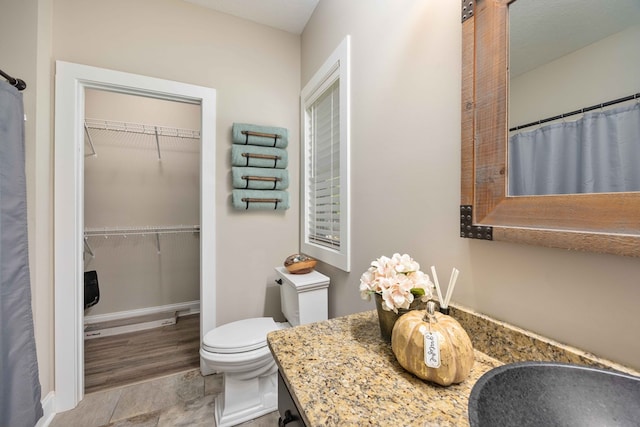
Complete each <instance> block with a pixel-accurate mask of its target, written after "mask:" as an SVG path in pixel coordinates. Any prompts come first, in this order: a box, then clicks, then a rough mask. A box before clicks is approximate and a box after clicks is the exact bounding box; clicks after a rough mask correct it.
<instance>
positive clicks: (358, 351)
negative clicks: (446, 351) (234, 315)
mask: <svg viewBox="0 0 640 427" xmlns="http://www.w3.org/2000/svg"><path fill="white" fill-rule="evenodd" d="M267 340H268V343H269V347H270V349H271V351H272V353H273V354H274V358H275V360H276V363H277V364H278V367H279V369H280V372H281V374H282V376H283V378H284V380H285V382H286V383H287V386H288V387H289V390H290V391H291V394H292V397H293V399H294V401H295V403H296V406H297V407H298V409H299V410H300V413H301V415H302V417H303V420H304V422H305V423H306V425H307V426H309V427H315V426H337V425H340V426H351V425H354V426H355V425H358V426H360V425H372V426H376V425H379V426H468V425H469V421H468V418H467V403H468V399H469V394H470V393H471V388H472V387H473V385H474V384H475V382H476V381H477V380H478V378H479V377H480V376H482V374H484V373H485V372H487V371H489V370H491V369H492V368H495V367H497V366H500V365H502V364H503V363H502V362H500V361H498V360H497V359H494V358H492V357H490V356H488V355H486V354H484V353H482V352H480V351H477V350H476V351H475V363H474V365H473V368H472V370H471V374H470V375H469V377H468V378H467V379H466V380H465V381H464V382H462V383H460V384H456V385H451V386H449V387H442V386H439V385H437V384H434V383H430V382H425V381H423V380H421V379H419V378H417V377H415V376H413V375H412V374H411V373H409V372H407V371H405V370H404V369H403V368H402V367H401V366H400V365H399V364H398V362H397V361H396V358H395V356H394V355H393V352H392V350H391V345H390V344H388V343H386V342H384V341H383V340H382V338H381V337H380V328H379V326H378V318H377V314H376V312H375V311H367V312H362V313H356V314H352V315H349V316H345V317H339V318H335V319H330V320H327V321H323V322H318V323H312V324H309V325H303V326H298V327H295V328H290V329H284V330H278V331H274V332H271V333H269V335H268V337H267Z"/></svg>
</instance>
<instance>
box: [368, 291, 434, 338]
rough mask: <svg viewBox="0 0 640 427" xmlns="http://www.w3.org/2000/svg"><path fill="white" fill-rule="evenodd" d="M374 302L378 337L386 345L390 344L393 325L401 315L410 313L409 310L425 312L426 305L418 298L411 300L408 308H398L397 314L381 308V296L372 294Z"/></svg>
mask: <svg viewBox="0 0 640 427" xmlns="http://www.w3.org/2000/svg"><path fill="white" fill-rule="evenodd" d="M374 297H375V300H376V310H377V311H378V322H379V323H380V335H381V336H382V339H383V340H385V341H386V342H388V343H391V333H392V332H393V325H395V324H396V320H398V319H399V318H400V316H402V315H403V314H406V313H408V312H410V311H411V310H425V309H426V307H427V303H426V302H423V301H421V300H420V299H419V298H416V299H414V300H413V302H412V303H411V304H410V305H409V308H399V309H398V312H397V313H396V312H394V311H387V310H384V309H383V308H382V295H380V294H374Z"/></svg>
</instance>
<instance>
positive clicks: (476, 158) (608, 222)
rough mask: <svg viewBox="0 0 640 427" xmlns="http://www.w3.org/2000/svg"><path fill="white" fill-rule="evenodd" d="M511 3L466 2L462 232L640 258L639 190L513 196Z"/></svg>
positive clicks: (504, 0)
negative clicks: (510, 186)
mask: <svg viewBox="0 0 640 427" xmlns="http://www.w3.org/2000/svg"><path fill="white" fill-rule="evenodd" d="M512 1H513V0H475V1H474V0H464V1H463V8H462V9H463V10H462V110H461V113H462V114H461V131H462V133H461V143H462V147H461V149H462V152H461V155H462V171H461V203H460V204H461V207H460V209H461V211H460V218H461V222H460V235H461V237H467V238H479V239H485V240H499V241H506V242H514V243H526V244H532V245H541V246H547V247H555V248H564V249H572V250H581V251H589V252H598V253H609V254H616V255H626V256H636V257H637V256H640V193H639V192H617V193H597V194H569V195H545V196H517V197H512V196H509V195H508V193H507V177H508V174H509V170H508V167H507V154H508V153H507V138H508V125H507V123H508V121H507V111H508V105H507V102H508V101H507V100H508V91H509V87H508V44H509V42H508V34H509V29H508V6H509V3H511V2H512ZM518 1H523V0H518ZM525 1H526V0H525Z"/></svg>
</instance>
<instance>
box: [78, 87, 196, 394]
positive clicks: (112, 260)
mask: <svg viewBox="0 0 640 427" xmlns="http://www.w3.org/2000/svg"><path fill="white" fill-rule="evenodd" d="M200 117H201V113H200V105H198V104H187V103H184V102H176V101H169V100H163V99H156V98H149V97H143V96H139V95H128V94H122V93H114V92H107V91H104V90H95V89H87V90H86V91H85V119H84V129H85V146H84V153H85V154H84V158H85V160H84V245H85V246H84V271H85V289H84V291H85V295H84V304H85V305H84V307H85V310H84V338H85V343H84V352H85V353H84V391H85V393H90V392H94V391H99V390H104V389H107V388H112V387H116V386H121V385H126V384H130V383H133V382H139V381H144V380H148V379H150V378H154V377H158V376H162V375H168V374H173V373H176V372H180V371H184V370H187V369H193V368H197V367H199V361H200V357H199V344H200V340H199V335H200V334H199V311H200V310H199V309H200V255H199V251H200V236H199V231H200V215H199V213H200V167H199V165H200V128H201V123H200Z"/></svg>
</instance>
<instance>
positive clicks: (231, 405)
mask: <svg viewBox="0 0 640 427" xmlns="http://www.w3.org/2000/svg"><path fill="white" fill-rule="evenodd" d="M276 273H277V276H278V278H277V279H276V282H277V283H278V284H279V285H281V287H280V303H281V305H282V313H283V314H284V316H285V318H286V319H287V323H276V322H275V321H274V320H273V318H271V317H258V318H251V319H243V320H238V321H236V322H231V323H227V324H225V325H222V326H218V327H217V328H214V329H213V330H211V331H209V332H208V333H207V334H205V336H204V338H203V340H202V348H201V349H200V356H201V357H202V359H203V361H204V363H205V364H206V365H207V367H208V368H209V369H211V370H213V371H215V372H220V373H222V374H223V384H224V385H223V391H222V393H220V395H219V396H218V397H217V398H216V402H215V419H216V425H217V426H218V427H225V426H234V425H237V424H240V423H243V422H245V421H249V420H252V419H254V418H257V417H259V416H262V415H264V414H267V413H269V412H273V411H275V410H277V409H278V380H277V372H278V367H277V366H276V362H275V360H274V359H273V356H272V355H271V351H270V350H269V347H268V345H267V334H268V333H269V332H271V331H274V330H276V329H280V328H286V327H290V326H298V325H304V324H306V323H312V322H317V321H320V320H326V319H327V318H328V313H327V312H328V287H329V278H328V277H327V276H325V275H323V274H321V273H319V272H317V271H312V272H311V273H307V274H289V273H288V272H287V270H286V269H285V268H284V267H276Z"/></svg>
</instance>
